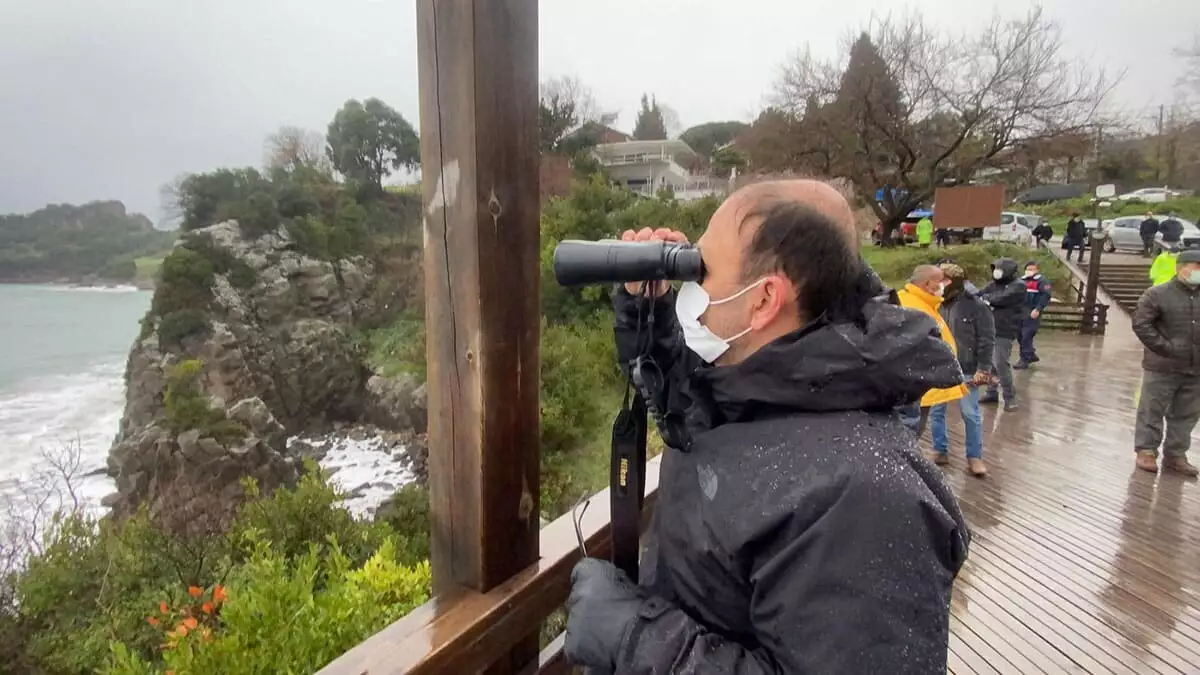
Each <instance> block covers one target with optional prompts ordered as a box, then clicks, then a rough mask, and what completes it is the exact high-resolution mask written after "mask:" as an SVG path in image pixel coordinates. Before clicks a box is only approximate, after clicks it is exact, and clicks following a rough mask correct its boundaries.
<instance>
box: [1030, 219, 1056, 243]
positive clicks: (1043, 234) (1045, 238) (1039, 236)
mask: <svg viewBox="0 0 1200 675" xmlns="http://www.w3.org/2000/svg"><path fill="white" fill-rule="evenodd" d="M1053 238H1054V228H1052V227H1050V224H1049V223H1047V222H1044V221H1043V222H1041V223H1038V226H1037V227H1035V228H1033V240H1034V242H1036V245H1037V247H1038V248H1046V244H1047V243H1048V242H1049V241H1050V240H1051V239H1053Z"/></svg>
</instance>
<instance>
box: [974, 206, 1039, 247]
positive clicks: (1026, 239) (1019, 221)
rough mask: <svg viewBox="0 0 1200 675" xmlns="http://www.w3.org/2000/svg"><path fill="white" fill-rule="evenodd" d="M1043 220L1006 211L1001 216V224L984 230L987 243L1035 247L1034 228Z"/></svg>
mask: <svg viewBox="0 0 1200 675" xmlns="http://www.w3.org/2000/svg"><path fill="white" fill-rule="evenodd" d="M1040 222H1041V218H1039V217H1038V216H1034V215H1030V214H1026V213H1013V212H1011V211H1005V212H1004V213H1001V214H1000V224H999V225H993V226H991V227H985V228H983V239H984V240H986V241H1007V242H1011V243H1014V244H1021V245H1022V246H1032V245H1033V228H1035V227H1037V226H1038V223H1040Z"/></svg>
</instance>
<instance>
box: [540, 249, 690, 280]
mask: <svg viewBox="0 0 1200 675" xmlns="http://www.w3.org/2000/svg"><path fill="white" fill-rule="evenodd" d="M554 278H555V280H556V281H558V283H559V285H561V286H583V285H588V284H605V283H629V282H634V281H697V282H698V281H702V280H703V279H704V261H703V260H702V259H701V258H700V249H698V248H696V247H695V246H693V245H691V244H676V243H673V242H666V241H615V240H605V241H578V240H566V241H562V242H560V243H559V244H558V246H556V247H555V248H554Z"/></svg>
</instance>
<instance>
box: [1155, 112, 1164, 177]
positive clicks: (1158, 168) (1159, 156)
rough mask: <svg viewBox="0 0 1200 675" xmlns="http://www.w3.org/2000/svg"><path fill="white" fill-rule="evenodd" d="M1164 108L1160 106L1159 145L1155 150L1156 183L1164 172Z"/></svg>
mask: <svg viewBox="0 0 1200 675" xmlns="http://www.w3.org/2000/svg"><path fill="white" fill-rule="evenodd" d="M1163 108H1164V106H1163V105H1162V104H1161V103H1160V104H1159V106H1158V143H1157V146H1156V147H1155V149H1154V182H1155V183H1157V182H1158V179H1159V174H1160V173H1161V171H1162V146H1163Z"/></svg>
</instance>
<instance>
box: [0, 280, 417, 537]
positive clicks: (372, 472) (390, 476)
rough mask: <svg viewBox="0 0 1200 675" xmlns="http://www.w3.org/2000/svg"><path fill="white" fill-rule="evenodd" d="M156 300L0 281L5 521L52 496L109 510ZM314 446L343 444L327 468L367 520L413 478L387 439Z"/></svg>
mask: <svg viewBox="0 0 1200 675" xmlns="http://www.w3.org/2000/svg"><path fill="white" fill-rule="evenodd" d="M152 296H153V294H152V293H151V292H149V291H143V290H139V289H137V288H134V287H132V286H129V287H108V288H100V287H77V286H54V285H5V284H0V521H3V520H9V519H13V518H16V517H18V515H17V514H18V513H23V512H25V511H27V510H29V509H31V508H36V507H37V506H39V505H41V508H42V510H46V507H45V505H43V504H41V502H39V501H38V500H41V499H43V498H44V496H45V495H46V494H47V493H52V494H53V500H52V503H51V506H52V507H59V506H72V505H74V504H78V505H79V506H80V507H81V508H83V509H84V510H86V511H88V512H90V513H92V514H93V515H101V514H103V513H104V511H105V509H104V508H103V507H102V506H101V504H100V502H101V500H102V499H103V498H104V496H105V495H107V494H109V493H111V492H113V491H115V489H116V486H115V484H114V482H113V480H112V479H111V478H110V477H108V476H107V475H106V474H105V473H104V471H103V469H104V467H105V460H106V458H107V456H108V450H109V447H110V446H111V445H112V441H113V438H114V436H115V435H116V433H117V427H118V425H119V423H120V420H121V413H122V410H123V408H124V404H125V383H124V372H125V361H126V358H127V357H128V354H129V349H130V347H131V346H132V345H133V342H134V339H135V338H136V337H137V334H138V331H139V322H140V320H141V318H142V316H143V315H145V313H146V310H147V309H149V307H150V300H151V297H152ZM306 440H308V441H309V442H310V443H312V442H315V443H317V444H325V443H332V444H333V445H331V446H329V450H330V451H329V452H328V453H327V454H326V456H325V459H323V460H322V461H321V465H322V466H323V467H324V468H326V469H329V470H330V471H331V472H332V479H331V480H333V482H334V483H336V484H338V485H339V486H340V487H341V488H342V489H343V490H346V491H348V492H351V493H353V494H354V495H355V496H354V497H353V498H352V499H348V500H347V506H348V507H349V508H350V509H351V511H353V512H354V513H356V514H357V515H366V514H368V513H370V512H371V511H372V510H373V509H374V507H375V506H377V505H378V503H379V502H380V501H382V499H383V498H385V497H386V496H387V494H388V493H389V492H388V491H387V490H384V489H380V487H379V486H380V485H385V486H387V487H389V488H392V487H393V486H396V485H398V484H403V483H406V482H408V481H410V480H411V479H412V476H411V474H410V473H408V472H407V469H406V467H404V466H398V465H395V463H393V462H392V461H391V458H390V457H389V456H388V455H386V454H384V452H383V451H382V449H381V448H382V447H383V446H382V444H381V443H380V442H379V439H378V438H367V439H359V440H352V439H350V438H344V437H342V438H330V439H325V440H321V439H306ZM64 475H69V476H70V480H69V481H68V480H65V479H64V478H63V476H64ZM372 481H373V482H372ZM67 488H69V489H67ZM393 489H394V488H393ZM5 524H6V523H3V522H0V525H5Z"/></svg>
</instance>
